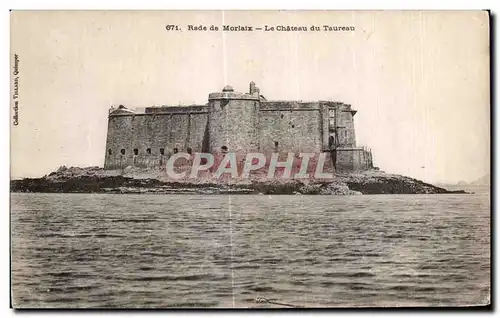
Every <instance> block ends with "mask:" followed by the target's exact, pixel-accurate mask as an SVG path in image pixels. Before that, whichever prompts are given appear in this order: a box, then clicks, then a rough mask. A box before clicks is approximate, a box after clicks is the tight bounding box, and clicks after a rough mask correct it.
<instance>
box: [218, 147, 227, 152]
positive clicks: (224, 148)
mask: <svg viewBox="0 0 500 318" xmlns="http://www.w3.org/2000/svg"><path fill="white" fill-rule="evenodd" d="M220 150H222V152H223V153H227V150H228V149H227V146H222V147H220Z"/></svg>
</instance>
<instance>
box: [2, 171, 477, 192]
mask: <svg viewBox="0 0 500 318" xmlns="http://www.w3.org/2000/svg"><path fill="white" fill-rule="evenodd" d="M161 175H162V173H161V171H151V170H137V169H136V170H134V169H133V168H130V169H129V170H128V171H127V169H125V171H110V170H104V169H102V168H99V167H89V168H78V167H71V168H66V167H61V168H59V169H58V170H57V171H55V172H52V173H50V174H49V175H47V176H44V177H41V178H24V179H21V180H11V181H10V190H11V192H12V193H23V192H24V193H27V192H28V193H111V194H273V195H277V194H311V195H313V194H314V195H360V194H446V193H449V194H453V193H461V194H466V193H467V192H465V191H464V190H447V189H445V188H441V187H437V186H434V185H432V184H428V183H425V182H423V181H420V180H417V179H413V178H409V177H405V176H401V175H394V174H388V173H385V172H382V171H375V170H370V171H363V172H355V173H354V172H353V173H338V174H336V175H335V176H336V178H335V180H334V181H331V182H324V181H323V182H322V181H309V182H307V181H306V182H304V181H298V180H286V181H283V180H280V179H276V180H271V181H269V180H267V181H266V180H252V181H247V182H234V183H227V182H225V183H224V182H210V181H204V182H192V181H179V182H172V181H168V180H162V178H161Z"/></svg>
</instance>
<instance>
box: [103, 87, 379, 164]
mask: <svg viewBox="0 0 500 318" xmlns="http://www.w3.org/2000/svg"><path fill="white" fill-rule="evenodd" d="M355 114H356V110H353V109H351V105H348V104H344V103H341V102H333V101H312V102H306V101H285V100H267V99H266V98H265V97H264V96H263V95H261V94H260V90H259V88H258V87H257V86H256V85H255V83H254V82H251V83H250V89H249V92H248V93H238V92H235V91H234V90H233V88H232V87H231V86H226V87H224V89H223V90H222V92H216V93H210V94H209V96H208V103H207V104H206V105H191V106H161V107H146V108H145V110H144V111H143V112H136V111H133V110H131V109H128V108H126V107H125V106H123V105H120V106H119V107H118V108H114V107H111V109H110V111H109V118H108V133H107V140H106V156H105V163H104V168H105V169H122V168H125V167H127V166H136V167H142V168H160V167H164V165H165V163H166V161H167V160H168V158H170V156H171V155H172V154H174V153H177V152H187V153H190V154H192V153H195V152H209V153H212V154H220V153H225V152H240V151H243V152H246V153H248V152H261V153H266V154H268V153H273V152H279V153H289V152H293V153H296V154H298V153H301V152H302V153H306V152H307V153H321V152H327V153H329V156H328V158H329V160H330V163H329V165H328V166H329V167H333V169H336V170H340V171H353V170H367V169H371V168H373V160H372V153H371V151H370V150H368V149H366V148H364V147H357V146H356V135H355V129H354V121H353V119H354V115H355Z"/></svg>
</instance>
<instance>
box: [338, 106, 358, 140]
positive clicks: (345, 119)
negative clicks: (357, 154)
mask: <svg viewBox="0 0 500 318" xmlns="http://www.w3.org/2000/svg"><path fill="white" fill-rule="evenodd" d="M338 133H339V136H338V138H339V143H340V144H341V145H342V146H343V147H356V134H355V130H354V120H353V116H352V113H351V112H350V111H349V110H347V109H345V108H343V109H342V108H341V109H340V112H339V121H338Z"/></svg>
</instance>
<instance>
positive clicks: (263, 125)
mask: <svg viewBox="0 0 500 318" xmlns="http://www.w3.org/2000/svg"><path fill="white" fill-rule="evenodd" d="M285 109H286V108H285ZM322 120H323V119H322V116H321V113H320V111H319V110H318V109H314V108H311V109H288V110H271V109H270V108H267V110H261V111H260V113H259V125H260V137H259V138H260V150H261V151H264V152H274V151H277V152H280V151H286V152H296V153H298V152H321V150H322V143H323V140H322V130H323V123H322ZM275 142H278V145H277V147H276V145H275Z"/></svg>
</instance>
